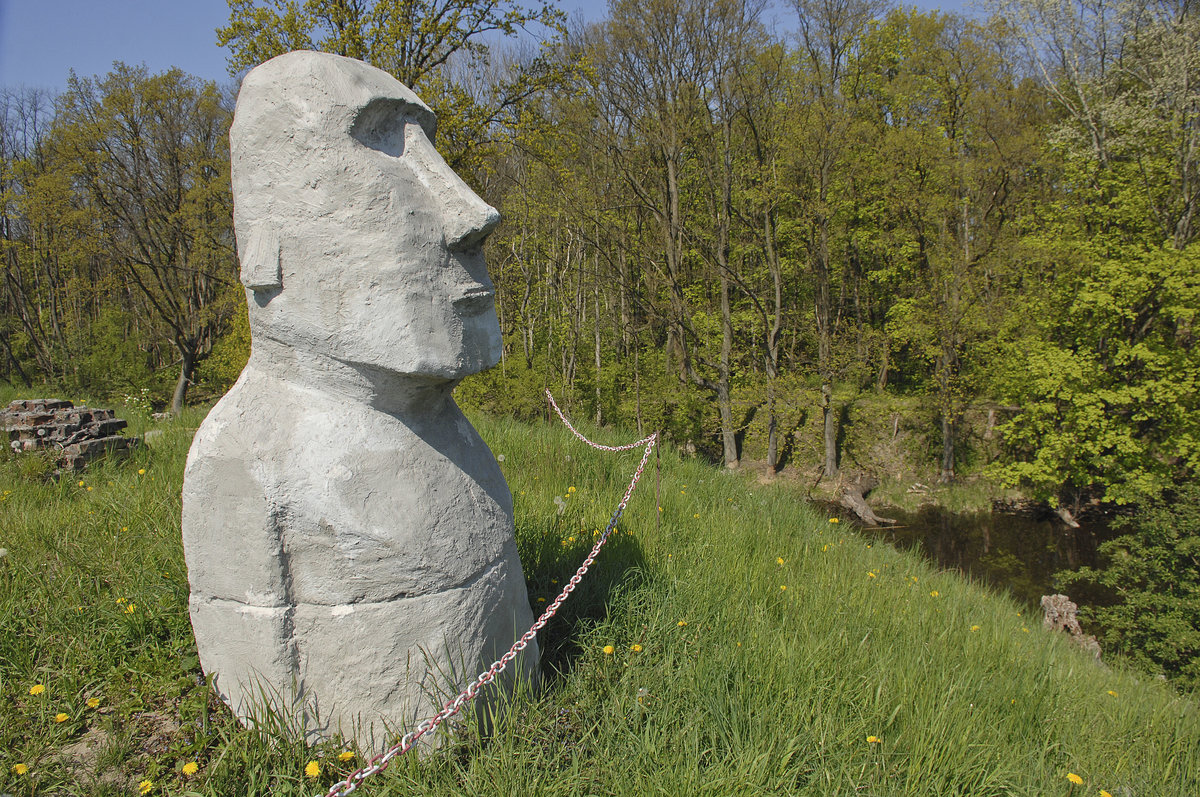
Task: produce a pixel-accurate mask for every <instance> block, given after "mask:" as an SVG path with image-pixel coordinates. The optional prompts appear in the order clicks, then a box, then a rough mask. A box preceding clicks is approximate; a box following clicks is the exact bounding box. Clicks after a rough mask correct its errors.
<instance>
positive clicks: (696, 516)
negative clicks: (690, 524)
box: [692, 512, 700, 518]
mask: <svg viewBox="0 0 1200 797" xmlns="http://www.w3.org/2000/svg"><path fill="white" fill-rule="evenodd" d="M692 517H694V518H699V517H700V513H699V512H697V513H696V514H694V515H692Z"/></svg>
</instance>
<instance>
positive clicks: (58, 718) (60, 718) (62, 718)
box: [54, 711, 71, 724]
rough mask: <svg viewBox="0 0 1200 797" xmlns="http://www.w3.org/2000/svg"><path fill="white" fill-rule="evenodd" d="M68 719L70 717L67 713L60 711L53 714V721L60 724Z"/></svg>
mask: <svg viewBox="0 0 1200 797" xmlns="http://www.w3.org/2000/svg"><path fill="white" fill-rule="evenodd" d="M69 719H71V716H70V715H69V714H64V713H63V712H61V711H60V712H58V713H57V714H55V715H54V721H55V722H57V723H60V724H61V723H64V722H66V721H67V720H69Z"/></svg>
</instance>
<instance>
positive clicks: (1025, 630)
mask: <svg viewBox="0 0 1200 797" xmlns="http://www.w3.org/2000/svg"><path fill="white" fill-rule="evenodd" d="M1021 630H1022V631H1024V632H1025V633H1026V634H1028V633H1029V629H1028V628H1026V627H1025V626H1021Z"/></svg>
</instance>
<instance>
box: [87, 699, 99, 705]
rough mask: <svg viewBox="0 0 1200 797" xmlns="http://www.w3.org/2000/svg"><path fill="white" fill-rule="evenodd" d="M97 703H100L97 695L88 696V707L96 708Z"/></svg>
mask: <svg viewBox="0 0 1200 797" xmlns="http://www.w3.org/2000/svg"><path fill="white" fill-rule="evenodd" d="M99 705H100V698H98V697H89V698H88V701H87V707H88V708H97V707H98V706H99Z"/></svg>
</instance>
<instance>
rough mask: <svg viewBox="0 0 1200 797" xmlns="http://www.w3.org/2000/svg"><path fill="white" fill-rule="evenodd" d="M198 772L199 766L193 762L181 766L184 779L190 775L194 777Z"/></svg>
mask: <svg viewBox="0 0 1200 797" xmlns="http://www.w3.org/2000/svg"><path fill="white" fill-rule="evenodd" d="M199 771H200V765H199V764H197V763H196V762H195V761H189V762H187V763H186V764H184V765H183V774H184V776H185V777H188V778H190V777H191V776H192V775H195V774H196V773H197V772H199Z"/></svg>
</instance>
